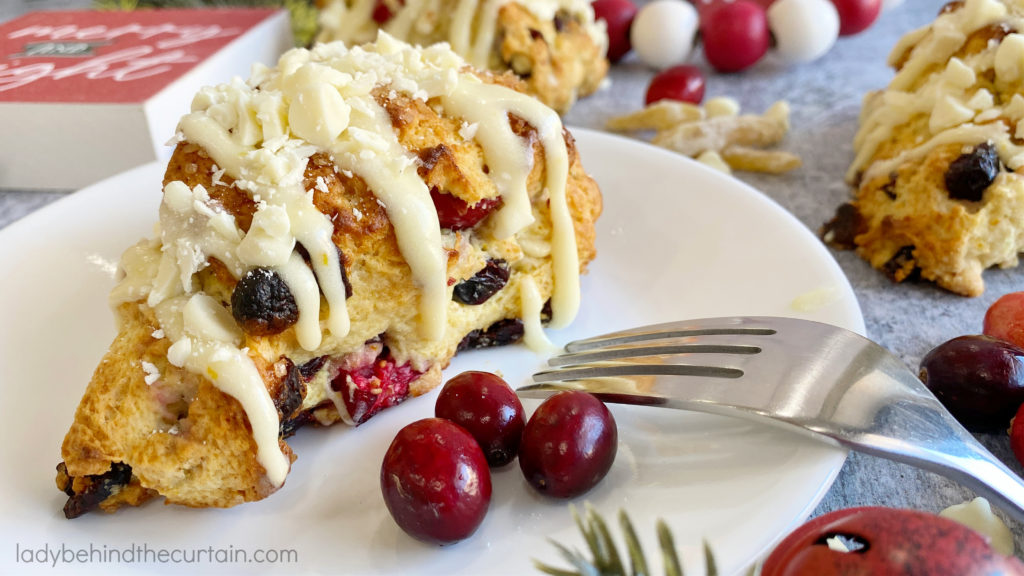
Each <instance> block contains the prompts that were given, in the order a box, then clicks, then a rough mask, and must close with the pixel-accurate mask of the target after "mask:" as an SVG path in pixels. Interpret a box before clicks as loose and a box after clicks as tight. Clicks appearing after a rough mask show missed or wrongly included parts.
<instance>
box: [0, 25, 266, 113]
mask: <svg viewBox="0 0 1024 576" xmlns="http://www.w3.org/2000/svg"><path fill="white" fill-rule="evenodd" d="M276 12H277V10H272V9H271V10H268V9H208V10H139V11H134V12H100V11H65V12H33V13H31V14H26V15H25V16H23V17H21V18H16V19H14V20H11V21H10V22H6V23H4V24H0V102H89V103H102V102H110V103H131V102H144V101H146V100H147V99H149V98H150V97H151V96H153V95H154V94H156V93H157V92H159V91H160V90H161V89H163V88H164V87H165V86H166V85H168V84H170V83H171V82H173V81H174V80H176V79H177V78H180V77H181V76H182V75H184V74H185V73H186V72H188V71H189V70H191V69H192V68H194V67H196V66H197V65H199V64H200V63H201V62H202V61H203V60H205V59H206V58H208V57H210V56H211V55H212V54H214V53H215V52H217V51H218V50H220V49H221V48H223V47H224V46H226V45H227V44H229V43H231V41H233V40H234V39H236V38H238V37H239V36H241V35H242V34H244V33H245V32H247V31H248V30H250V29H251V28H252V27H254V26H256V25H257V24H259V23H260V22H262V21H264V20H266V19H267V18H269V17H270V16H272V15H273V14H275V13H276ZM224 80H227V78H225V79H224Z"/></svg>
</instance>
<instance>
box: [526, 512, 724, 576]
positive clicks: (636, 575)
mask: <svg viewBox="0 0 1024 576" xmlns="http://www.w3.org/2000/svg"><path fill="white" fill-rule="evenodd" d="M569 510H570V511H571V512H572V517H573V520H575V522H576V526H577V527H578V528H579V530H580V533H581V534H582V535H583V540H584V541H585V542H586V543H587V549H588V550H589V552H590V558H589V559H588V558H587V557H586V556H584V555H583V553H581V552H579V551H577V550H572V549H569V548H568V547H566V546H564V545H562V544H560V543H558V542H555V541H554V540H552V541H551V544H552V545H554V546H555V548H557V549H558V551H559V553H561V555H562V557H563V558H565V560H566V561H567V562H568V563H569V564H571V565H572V567H573V568H574V569H575V570H566V569H563V568H556V567H553V566H549V565H547V564H544V563H543V562H539V561H537V560H534V562H533V564H534V566H535V567H536V568H537V569H538V570H540V571H541V572H544V573H545V574H550V575H551V576H650V574H651V572H650V569H649V567H648V564H647V557H646V556H645V554H644V551H643V549H642V548H641V546H640V540H639V539H638V538H637V536H636V530H634V529H633V523H632V522H630V520H629V516H627V515H626V513H625V511H622V510H620V511H619V528H620V530H622V535H623V540H624V541H625V543H626V554H627V556H628V558H629V569H628V570H627V569H626V567H625V565H624V564H623V563H622V557H621V556H620V554H619V548H618V545H617V544H616V543H615V540H613V539H612V536H611V532H610V531H609V530H608V525H607V523H606V522H605V521H604V518H602V517H601V515H600V514H599V513H598V512H597V510H595V509H594V507H593V506H592V505H591V504H590V503H589V502H587V503H585V504H584V513H583V518H580V515H579V513H578V512H577V511H576V507H575V506H572V505H570V506H569ZM656 529H657V533H658V545H659V548H661V556H662V563H663V564H664V567H665V576H683V567H682V563H681V562H680V561H679V554H678V553H677V552H676V547H675V543H674V542H673V539H672V531H671V530H669V528H668V525H667V524H665V522H664V521H663V520H658V523H657V528H656ZM704 565H705V566H706V573H707V575H708V576H717V574H718V568H717V566H716V564H715V557H714V554H712V552H711V548H710V547H709V546H708V544H707V542H705V543H704Z"/></svg>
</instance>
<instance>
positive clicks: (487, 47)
mask: <svg viewBox="0 0 1024 576" xmlns="http://www.w3.org/2000/svg"><path fill="white" fill-rule="evenodd" d="M378 2H379V0H329V2H328V3H327V6H326V7H325V8H324V9H323V10H322V11H321V14H320V18H319V24H320V34H319V36H318V37H317V40H318V41H320V42H330V41H336V40H341V41H343V42H346V43H350V44H358V43H362V42H369V41H371V40H373V39H374V37H375V36H376V34H377V29H378V28H380V29H381V30H384V31H385V32H387V33H388V34H390V35H391V36H394V37H396V38H399V39H402V40H405V41H407V42H410V43H414V44H421V45H426V44H433V43H435V42H448V43H449V44H450V45H451V47H452V49H453V50H454V51H455V52H456V53H457V54H459V55H460V56H462V57H463V58H465V59H466V60H467V61H468V62H469V63H470V64H472V65H474V66H477V67H481V68H486V67H490V66H492V65H494V64H495V62H493V61H492V60H493V59H494V56H493V55H492V50H493V47H494V44H495V40H496V35H497V23H498V13H499V11H500V10H501V8H502V7H503V6H504V5H506V4H508V3H510V2H515V3H516V4H519V5H521V6H522V7H524V8H526V10H528V11H529V12H530V13H531V14H533V15H534V16H535V17H536V18H537V19H538V20H547V21H550V20H552V19H554V17H555V14H556V13H557V12H559V11H565V12H568V13H569V14H572V15H573V16H575V17H576V19H577V20H578V21H579V22H580V23H581V25H582V26H583V28H584V30H586V32H587V34H588V35H589V36H590V37H591V38H592V39H593V40H594V42H595V43H596V44H597V45H598V46H601V47H602V52H603V51H604V48H603V47H605V46H606V45H607V43H608V40H607V35H606V33H605V32H604V25H603V22H597V21H595V19H594V10H593V8H592V7H591V5H590V2H588V1H587V0H451V1H450V2H445V1H444V0H404V1H403V2H400V3H398V2H396V4H400V7H398V9H397V12H395V13H394V15H393V16H391V18H390V19H388V20H387V21H386V22H384V23H383V24H378V23H377V22H376V21H374V9H375V7H376V6H377V5H378ZM452 4H453V5H454V7H453V6H452Z"/></svg>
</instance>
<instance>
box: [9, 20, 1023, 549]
mask: <svg viewBox="0 0 1024 576" xmlns="http://www.w3.org/2000/svg"><path fill="white" fill-rule="evenodd" d="M47 3H48V5H50V6H57V7H65V6H73V5H86V4H88V2H87V0H13V1H12V0H3V1H0V18H8V17H11V16H13V15H15V14H17V13H19V12H21V11H23V10H25V9H30V8H34V7H38V6H42V5H46V4H47ZM943 3H944V0H908V1H907V2H905V3H904V4H903V5H902V6H900V7H897V8H895V9H893V10H892V11H890V12H887V13H885V14H883V15H882V17H881V19H880V20H879V21H878V22H877V23H876V24H875V26H873V27H872V28H870V29H869V30H868V31H866V32H865V33H863V34H861V35H859V36H856V37H853V38H847V39H842V40H840V41H839V43H838V44H837V45H836V47H835V48H834V49H833V50H832V51H831V52H829V54H828V55H826V56H825V57H824V58H823V59H821V60H819V61H817V62H814V63H812V64H806V65H802V66H786V65H784V64H782V63H781V62H778V61H777V60H775V59H773V58H771V57H769V58H768V59H767V60H766V61H764V62H762V63H760V64H759V65H758V66H757V67H756V68H755V69H753V70H749V71H747V72H744V73H742V74H737V75H731V76H723V75H715V74H710V73H709V76H708V95H709V97H710V96H716V95H729V96H732V97H734V98H736V99H737V100H739V101H740V103H741V104H742V105H743V107H744V109H745V110H748V111H752V112H761V111H763V110H764V109H766V108H767V107H768V106H769V105H770V104H771V103H772V102H774V101H775V100H778V99H786V100H788V101H789V102H790V104H791V105H792V111H793V114H792V125H793V129H792V132H791V133H790V135H789V138H788V139H787V141H786V143H785V145H784V147H785V148H786V149H789V150H791V151H793V152H796V153H798V154H800V155H801V156H802V157H803V159H804V167H803V168H802V169H800V170H799V171H797V172H795V173H792V174H788V175H785V176H758V175H750V174H740V175H739V177H740V178H741V179H743V180H745V181H746V182H748V183H749V184H751V185H753V186H754V187H755V188H757V189H759V190H761V191H763V192H764V193H765V194H767V195H768V196H770V197H771V198H773V199H775V200H776V201H777V202H779V203H780V204H781V205H782V206H784V207H785V208H787V209H788V210H790V211H791V212H793V214H795V215H796V216H797V218H799V219H800V220H801V221H802V222H803V223H804V224H805V225H807V226H808V227H809V228H811V229H813V230H816V229H817V228H818V227H819V226H820V225H821V224H822V223H823V222H825V221H826V220H828V219H829V218H830V217H831V214H832V212H833V210H834V209H835V207H836V206H837V205H839V204H840V203H841V202H843V201H844V200H846V199H847V197H848V193H849V192H848V190H847V188H846V186H845V185H844V184H843V181H842V178H843V174H844V172H845V171H846V167H847V165H848V164H849V162H850V160H851V158H852V151H851V142H852V140H853V135H854V133H855V131H856V129H857V114H858V112H859V108H860V99H861V97H862V95H863V94H864V93H865V92H866V91H867V90H870V89H874V88H879V87H882V86H884V85H885V84H886V83H888V81H889V79H890V78H891V72H890V70H889V69H888V68H886V67H885V64H884V62H885V58H886V56H887V55H888V52H889V49H890V48H891V47H892V46H893V44H894V43H895V42H896V40H897V39H898V38H899V37H900V35H901V34H902V33H904V32H906V31H909V30H911V29H913V28H916V27H919V26H922V25H924V24H927V23H928V22H929V21H931V19H932V18H933V17H934V16H935V14H936V13H937V12H938V10H939V8H940V7H941V6H942V4H943ZM701 65H703V64H701ZM612 76H613V83H612V86H611V88H610V89H608V90H606V91H603V92H601V93H599V94H597V95H594V96H592V97H591V98H588V99H587V100H585V101H583V102H581V103H580V104H578V105H577V106H576V107H575V108H574V109H573V110H572V111H571V112H570V114H569V115H568V118H567V123H568V124H571V125H578V126H586V127H592V128H600V127H602V126H603V125H604V123H605V121H606V120H607V119H608V118H609V117H611V116H613V115H616V114H620V113H623V112H625V111H629V110H633V109H636V108H639V107H640V105H641V104H642V101H643V94H644V90H645V89H646V85H647V82H648V80H649V79H650V76H651V72H650V71H648V70H645V69H644V68H643V67H642V66H640V65H639V64H637V63H636V62H633V61H627V62H625V63H622V64H620V65H618V66H616V67H615V69H614V70H613V74H612ZM625 168H627V169H628V167H625ZM708 193H709V194H711V193H714V191H710V190H709V191H708ZM60 196H61V194H57V193H31V192H18V191H0V227H3V226H6V225H7V224H9V223H11V222H13V221H14V220H16V219H18V218H20V217H22V216H24V215H25V214H28V213H30V212H32V211H33V210H36V209H38V208H40V207H42V206H44V205H45V204H47V203H49V202H51V201H53V200H55V199H57V198H59V197H60ZM835 256H836V259H837V260H838V262H839V264H840V266H841V267H842V269H843V270H844V271H845V272H846V274H847V276H848V277H849V279H850V282H851V284H852V285H853V288H854V291H855V292H856V294H857V297H858V299H859V301H860V305H861V307H862V309H863V312H864V317H865V320H866V322H867V328H868V335H869V336H871V337H872V338H873V339H875V340H876V341H878V342H879V343H881V344H882V345H883V346H885V347H886V348H888V349H889V350H891V351H893V352H894V353H896V354H897V355H898V356H899V357H900V358H902V359H903V361H904V362H905V363H906V364H908V365H909V366H917V364H918V362H919V360H920V359H921V357H922V356H923V355H924V354H925V353H926V352H927V351H928V350H929V349H931V348H932V347H933V346H935V345H937V344H939V343H940V342H943V341H945V340H948V339H950V338H953V337H955V336H958V335H961V334H968V333H978V332H980V331H981V320H982V317H983V316H984V313H985V310H986V309H987V307H988V306H989V305H990V304H991V303H992V302H993V301H994V300H995V299H996V298H998V297H999V296H1001V295H1002V294H1005V293H1007V292H1012V291H1015V290H1024V268H1017V269H1014V270H991V271H989V272H987V273H986V275H985V279H986V285H987V289H986V292H985V294H984V296H981V297H979V298H975V299H965V298H962V297H959V296H954V295H952V294H949V293H946V292H943V291H941V290H939V289H937V288H935V287H933V286H931V285H928V284H918V285H910V284H907V285H900V286H895V285H892V284H890V283H889V281H888V280H886V279H885V278H883V277H882V276H881V275H880V274H879V273H877V272H875V271H874V270H872V269H871V268H870V267H869V266H868V265H867V264H865V263H864V262H863V261H861V260H860V259H858V258H857V257H856V256H855V255H854V254H853V253H851V252H838V253H835ZM784 273H792V271H785V272H784ZM981 439H982V441H983V442H984V443H985V444H986V445H987V446H988V447H989V448H990V449H992V450H993V452H995V453H996V455H998V456H1000V457H1001V458H1002V459H1003V460H1004V461H1006V462H1007V463H1008V464H1009V465H1010V466H1011V467H1012V468H1013V469H1014V470H1018V471H1020V467H1019V465H1018V464H1017V463H1016V461H1015V460H1014V458H1013V456H1012V454H1011V453H1010V450H1009V444H1008V441H1007V439H1006V437H1005V436H1003V435H992V436H982V437H981ZM971 497H973V495H972V494H971V493H970V492H969V491H967V490H965V489H963V488H961V487H959V486H957V485H955V484H953V483H951V482H949V481H947V480H945V479H943V478H940V477H938V476H936V475H934V474H931V473H927V472H921V471H918V470H916V469H913V468H910V467H908V466H904V465H899V464H891V463H889V462H886V461H882V460H879V459H877V458H873V457H869V456H859V455H856V454H852V455H851V456H850V458H849V460H848V461H847V463H846V465H845V466H844V467H843V470H842V472H841V473H840V474H839V477H838V479H837V480H836V483H835V485H834V486H833V487H832V489H831V490H830V491H829V492H828V494H827V495H826V497H825V499H824V501H823V502H822V503H821V505H820V506H819V507H818V510H817V511H816V512H815V513H816V514H820V513H824V512H827V511H831V510H835V509H839V508H844V507H848V506H863V505H886V506H905V507H911V508H918V509H923V510H929V511H938V510H940V509H942V508H944V507H945V506H948V505H951V504H956V503H960V502H962V501H964V500H966V499H969V498H971ZM1010 526H1011V528H1012V529H1013V532H1014V534H1015V536H1016V540H1017V542H1016V543H1017V549H1018V551H1020V550H1022V549H1024V526H1021V525H1019V524H1014V523H1010Z"/></svg>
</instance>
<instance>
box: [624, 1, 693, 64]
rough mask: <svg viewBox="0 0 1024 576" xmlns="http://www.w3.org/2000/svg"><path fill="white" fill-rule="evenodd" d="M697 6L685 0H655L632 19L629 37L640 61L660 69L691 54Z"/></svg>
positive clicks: (684, 59)
mask: <svg viewBox="0 0 1024 576" xmlns="http://www.w3.org/2000/svg"><path fill="white" fill-rule="evenodd" d="M699 22H700V21H699V19H698V17H697V10H696V9H695V8H694V7H693V5H692V4H690V3H689V2H685V1H684V0H654V2H651V3H649V4H645V5H644V6H643V7H641V8H640V11H639V12H637V14H636V18H634V19H633V25H632V26H631V27H630V29H629V41H630V43H631V44H632V45H633V51H634V52H636V54H637V56H638V57H639V58H640V61H641V62H643V63H644V64H647V65H648V66H651V67H653V68H657V69H659V70H662V69H665V68H668V67H670V66H675V65H676V64H682V63H683V62H685V61H686V59H687V58H688V57H689V56H690V51H691V50H692V49H693V40H694V38H695V37H696V35H697V27H698V26H699Z"/></svg>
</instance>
